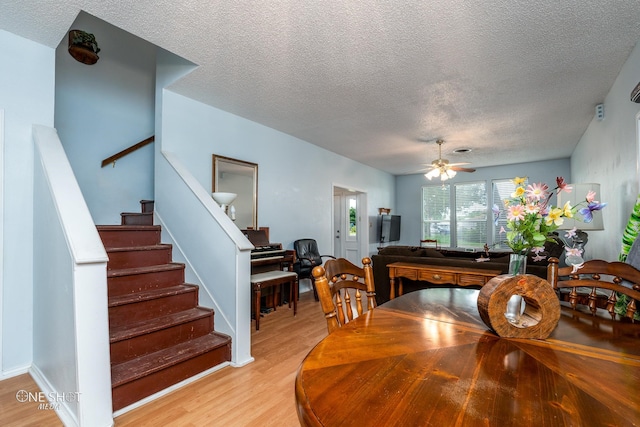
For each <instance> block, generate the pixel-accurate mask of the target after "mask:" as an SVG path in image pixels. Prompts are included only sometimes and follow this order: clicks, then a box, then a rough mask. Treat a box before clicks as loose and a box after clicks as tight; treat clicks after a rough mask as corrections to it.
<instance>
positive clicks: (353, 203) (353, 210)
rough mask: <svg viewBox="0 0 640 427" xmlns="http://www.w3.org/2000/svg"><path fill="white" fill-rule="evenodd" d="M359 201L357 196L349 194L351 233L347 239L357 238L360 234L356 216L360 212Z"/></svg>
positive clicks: (348, 207)
mask: <svg viewBox="0 0 640 427" xmlns="http://www.w3.org/2000/svg"><path fill="white" fill-rule="evenodd" d="M357 208H358V201H357V197H356V196H347V215H348V218H349V219H348V221H349V224H348V225H349V227H348V228H349V233H348V234H347V240H356V238H357V236H358V229H357V221H356V216H357V213H358V210H357Z"/></svg>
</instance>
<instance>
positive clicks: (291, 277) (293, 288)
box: [251, 270, 298, 331]
mask: <svg viewBox="0 0 640 427" xmlns="http://www.w3.org/2000/svg"><path fill="white" fill-rule="evenodd" d="M285 283H289V284H290V285H289V308H291V302H292V301H293V315H294V316H295V315H296V314H297V312H298V275H297V274H296V273H294V272H293V271H280V270H274V271H266V272H264V273H257V274H252V275H251V288H252V289H253V293H254V295H255V317H256V331H258V330H260V299H261V297H262V288H268V287H271V286H280V285H284V284H285Z"/></svg>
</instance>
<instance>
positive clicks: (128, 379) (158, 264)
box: [97, 200, 231, 411]
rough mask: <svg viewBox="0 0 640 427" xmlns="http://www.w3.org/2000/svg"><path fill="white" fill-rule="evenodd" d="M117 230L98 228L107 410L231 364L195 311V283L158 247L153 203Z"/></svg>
mask: <svg viewBox="0 0 640 427" xmlns="http://www.w3.org/2000/svg"><path fill="white" fill-rule="evenodd" d="M141 204H142V214H140V213H124V214H122V220H121V222H122V225H99V226H97V228H98V232H99V233H100V237H101V238H102V242H103V244H104V246H105V249H106V251H107V254H108V256H109V262H108V263H107V286H108V294H109V335H110V337H109V338H110V343H111V382H112V384H111V387H112V398H113V410H114V411H116V410H118V409H122V408H124V407H126V406H128V405H130V404H132V403H134V402H137V401H138V400H140V399H143V398H145V397H147V396H150V395H152V394H154V393H157V392H158V391H161V390H163V389H165V388H167V387H169V386H171V385H174V384H176V383H178V382H180V381H183V380H185V379H187V378H189V377H192V376H194V375H196V374H198V373H200V372H203V371H205V370H207V369H209V368H212V367H214V366H216V365H218V364H220V363H223V362H226V361H229V360H231V338H230V337H229V336H227V335H224V334H221V333H217V332H215V331H214V322H213V318H214V313H213V310H212V309H209V308H204V307H200V306H198V286H196V285H191V284H187V283H185V282H184V267H185V266H184V264H180V263H174V262H172V255H171V250H172V247H171V245H167V244H162V243H160V226H156V225H153V202H152V201H146V200H143V201H142V202H141Z"/></svg>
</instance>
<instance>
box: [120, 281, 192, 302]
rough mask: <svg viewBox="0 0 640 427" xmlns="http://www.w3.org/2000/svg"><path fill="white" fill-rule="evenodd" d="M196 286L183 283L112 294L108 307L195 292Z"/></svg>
mask: <svg viewBox="0 0 640 427" xmlns="http://www.w3.org/2000/svg"><path fill="white" fill-rule="evenodd" d="M197 291H198V286H196V285H191V284H188V283H183V284H180V285H175V286H170V287H166V288H156V289H147V290H144V291H138V292H136V293H131V294H124V295H118V296H113V297H110V298H109V307H117V306H120V305H125V304H132V303H137V302H142V301H148V300H151V299H156V298H162V297H168V296H172V295H178V294H184V293H187V292H197Z"/></svg>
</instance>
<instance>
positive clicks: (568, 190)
mask: <svg viewBox="0 0 640 427" xmlns="http://www.w3.org/2000/svg"><path fill="white" fill-rule="evenodd" d="M556 184H558V194H560V193H561V192H563V191H564V192H565V193H571V190H573V187H569V185H568V184H567V182H566V181H565V180H564V178H563V177H561V176H558V177H556Z"/></svg>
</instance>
